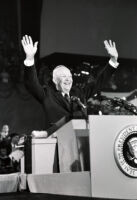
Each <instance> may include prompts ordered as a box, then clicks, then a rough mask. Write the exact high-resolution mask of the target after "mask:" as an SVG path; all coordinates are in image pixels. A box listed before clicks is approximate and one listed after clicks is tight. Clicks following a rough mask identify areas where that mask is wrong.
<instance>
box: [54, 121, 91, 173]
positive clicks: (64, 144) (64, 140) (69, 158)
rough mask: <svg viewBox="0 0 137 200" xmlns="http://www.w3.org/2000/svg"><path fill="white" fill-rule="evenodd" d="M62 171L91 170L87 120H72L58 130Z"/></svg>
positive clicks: (60, 167)
mask: <svg viewBox="0 0 137 200" xmlns="http://www.w3.org/2000/svg"><path fill="white" fill-rule="evenodd" d="M56 133H57V140H58V154H59V169H60V172H78V171H89V170H90V166H89V129H88V123H87V121H86V120H71V121H69V122H68V123H66V124H65V125H64V126H63V127H61V128H60V129H59V130H58V131H57V132H56Z"/></svg>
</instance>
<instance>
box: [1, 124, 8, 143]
mask: <svg viewBox="0 0 137 200" xmlns="http://www.w3.org/2000/svg"><path fill="white" fill-rule="evenodd" d="M8 135H9V126H8V125H7V124H5V125H3V126H2V129H1V132H0V141H3V140H5V139H7V138H8Z"/></svg>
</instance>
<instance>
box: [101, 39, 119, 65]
mask: <svg viewBox="0 0 137 200" xmlns="http://www.w3.org/2000/svg"><path fill="white" fill-rule="evenodd" d="M104 45H105V49H106V50H107V53H108V54H109V55H110V57H111V59H112V60H113V61H114V62H117V59H118V51H117V49H116V44H115V42H112V41H111V40H105V41H104Z"/></svg>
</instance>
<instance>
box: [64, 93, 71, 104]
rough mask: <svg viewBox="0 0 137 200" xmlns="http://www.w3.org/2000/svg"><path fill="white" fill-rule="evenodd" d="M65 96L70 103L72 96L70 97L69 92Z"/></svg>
mask: <svg viewBox="0 0 137 200" xmlns="http://www.w3.org/2000/svg"><path fill="white" fill-rule="evenodd" d="M64 97H65V99H66V100H67V102H69V103H70V97H69V95H68V94H65V95H64Z"/></svg>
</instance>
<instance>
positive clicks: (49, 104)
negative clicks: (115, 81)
mask: <svg viewBox="0 0 137 200" xmlns="http://www.w3.org/2000/svg"><path fill="white" fill-rule="evenodd" d="M114 71H115V69H114V68H113V67H111V66H110V65H109V64H107V65H106V66H105V67H104V69H103V70H102V71H101V72H100V74H99V75H98V78H97V80H96V82H95V83H94V84H93V83H92V84H91V83H89V84H87V85H86V86H85V88H78V87H72V89H71V91H70V96H76V97H79V98H80V100H81V101H82V102H83V103H84V104H85V103H86V102H87V100H88V99H89V98H90V97H92V96H93V95H94V94H96V93H97V92H99V91H100V90H101V87H102V85H103V84H104V82H106V81H107V80H108V79H109V77H111V75H112V73H113V72H114ZM25 84H26V87H27V88H28V90H29V91H30V92H31V94H32V95H33V96H34V97H35V98H37V100H38V101H39V102H40V103H41V104H42V105H43V108H44V110H45V115H46V120H47V121H46V124H48V125H47V127H45V128H46V129H47V128H49V127H51V126H52V125H53V124H55V123H56V122H57V121H58V120H60V119H61V118H63V117H64V116H68V117H72V113H74V112H78V111H79V110H80V107H79V106H78V104H77V105H76V103H75V105H74V106H73V107H72V104H70V103H68V102H67V101H66V99H65V98H64V97H63V96H62V94H61V93H60V92H59V91H57V90H56V88H55V85H54V84H51V85H47V86H46V87H45V88H43V87H42V86H41V85H40V83H39V81H38V78H37V73H36V69H35V66H32V67H25Z"/></svg>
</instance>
